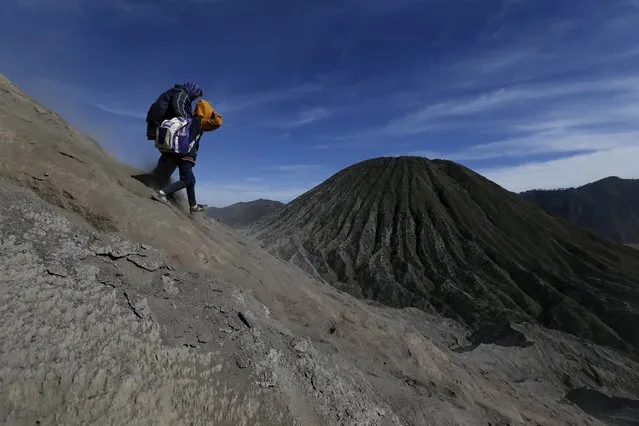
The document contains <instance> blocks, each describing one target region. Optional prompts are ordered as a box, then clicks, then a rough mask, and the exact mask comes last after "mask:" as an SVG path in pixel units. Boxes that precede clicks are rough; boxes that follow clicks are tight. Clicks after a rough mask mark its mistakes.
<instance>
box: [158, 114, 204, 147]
mask: <svg viewBox="0 0 639 426" xmlns="http://www.w3.org/2000/svg"><path fill="white" fill-rule="evenodd" d="M191 121H192V119H191V118H184V117H175V118H172V119H170V120H164V121H163V122H162V124H160V127H158V129H157V132H156V137H155V147H156V148H157V149H159V150H160V151H162V152H173V153H176V154H186V153H188V152H189V151H191V149H192V148H193V145H195V142H196V140H197V138H191V134H190V130H189V128H190V126H191Z"/></svg>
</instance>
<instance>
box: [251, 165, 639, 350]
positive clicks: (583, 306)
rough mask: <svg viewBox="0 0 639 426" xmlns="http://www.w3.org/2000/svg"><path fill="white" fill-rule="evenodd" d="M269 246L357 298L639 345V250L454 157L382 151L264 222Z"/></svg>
mask: <svg viewBox="0 0 639 426" xmlns="http://www.w3.org/2000/svg"><path fill="white" fill-rule="evenodd" d="M250 234H251V235H252V236H253V237H254V238H256V239H257V240H259V241H261V242H262V244H263V245H264V246H265V247H266V248H268V249H269V250H270V251H271V252H272V253H274V254H276V255H277V256H280V257H282V258H283V259H286V260H289V261H291V262H292V263H294V264H296V265H298V266H300V267H301V268H303V269H305V270H306V271H307V272H309V273H311V274H313V275H315V276H317V277H321V278H323V279H325V280H327V281H328V282H330V283H331V284H333V285H335V286H336V287H337V288H340V289H343V290H346V291H348V292H350V293H351V294H353V295H355V296H358V297H361V298H366V299H372V300H375V301H379V302H381V303H383V304H386V305H389V306H395V307H405V306H414V307H417V308H420V309H422V310H424V311H426V312H437V313H440V314H442V315H445V316H447V317H450V318H455V319H458V320H460V321H463V322H465V323H466V324H468V325H470V326H472V327H474V328H482V327H486V326H490V325H495V324H500V323H503V322H509V321H524V320H525V321H531V320H535V321H538V322H540V323H541V324H543V325H545V326H548V327H552V328H556V329H559V330H563V331H567V332H569V333H573V334H575V335H578V336H582V337H585V338H589V339H592V340H593V341H595V342H598V343H601V344H605V345H610V346H614V347H616V348H620V349H623V350H628V351H634V350H637V349H639V333H637V332H636V330H634V329H632V328H629V327H628V324H634V323H636V322H639V313H638V312H639V257H637V255H636V252H635V251H634V250H631V249H630V248H627V247H623V246H621V245H617V244H613V243H611V242H609V241H606V240H604V239H602V238H597V237H595V236H593V235H591V234H590V233H587V232H585V231H582V230H580V229H578V228H576V227H572V226H570V225H568V224H566V223H564V222H563V221H560V220H556V219H553V218H552V217H550V216H549V215H547V214H546V213H544V212H543V211H542V210H541V209H538V208H536V207H534V206H532V205H530V204H529V203H527V202H524V201H522V200H520V199H519V198H518V197H517V196H516V195H515V194H512V193H509V192H507V191H506V190H504V189H502V188H501V187H499V186H498V185H496V184H494V183H493V182H490V181H489V180H487V179H485V178H483V177H482V176H480V175H478V174H476V173H474V172H472V171H471V170H469V169H467V168H464V167H462V166H461V165H458V164H456V163H453V162H449V161H430V160H427V159H425V158H417V157H400V158H378V159H373V160H368V161H364V162H361V163H359V164H356V165H353V166H351V167H348V168H346V169H345V170H342V171H341V172H339V173H337V174H336V175H334V176H333V177H331V178H330V179H328V180H327V181H325V182H324V183H322V184H321V185H319V186H318V187H316V188H314V189H313V190H311V191H309V192H307V193H306V194H304V195H303V196H301V197H299V198H297V199H296V200H294V201H293V202H291V203H289V204H288V205H286V206H285V207H284V208H283V209H282V210H280V211H279V212H277V213H276V214H274V215H272V216H269V217H267V218H264V219H263V220H261V221H259V222H257V223H256V224H255V225H254V226H253V227H252V229H251V233H250Z"/></svg>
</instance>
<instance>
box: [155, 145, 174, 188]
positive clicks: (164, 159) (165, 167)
mask: <svg viewBox="0 0 639 426" xmlns="http://www.w3.org/2000/svg"><path fill="white" fill-rule="evenodd" d="M176 168H177V163H176V161H175V158H174V155H173V154H169V153H166V152H163V153H162V155H161V156H160V158H159V159H158V163H157V165H156V166H155V169H153V172H152V173H151V174H152V176H153V180H154V181H155V183H156V185H157V187H156V188H163V187H165V186H167V185H168V184H169V182H170V179H171V175H172V174H173V172H175V169H176Z"/></svg>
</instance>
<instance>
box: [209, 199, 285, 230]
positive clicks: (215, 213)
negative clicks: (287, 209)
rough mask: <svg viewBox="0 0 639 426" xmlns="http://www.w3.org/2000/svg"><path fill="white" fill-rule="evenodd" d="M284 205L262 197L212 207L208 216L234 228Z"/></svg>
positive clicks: (246, 224) (247, 223)
mask: <svg viewBox="0 0 639 426" xmlns="http://www.w3.org/2000/svg"><path fill="white" fill-rule="evenodd" d="M283 206H284V203H280V202H279V201H273V200H265V199H262V198H260V199H259V200H255V201H248V202H241V203H235V204H231V205H230V206H226V207H211V208H209V210H208V212H207V213H208V216H209V217H212V218H214V219H217V220H219V221H220V222H222V223H224V224H226V225H229V226H231V227H233V228H244V227H246V226H249V225H251V224H253V223H254V222H256V221H257V220H259V219H261V218H262V217H264V216H266V215H268V214H271V213H273V212H275V211H277V210H279V209H281V208H282V207H283Z"/></svg>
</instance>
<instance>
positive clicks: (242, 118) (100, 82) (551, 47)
mask: <svg viewBox="0 0 639 426" xmlns="http://www.w3.org/2000/svg"><path fill="white" fill-rule="evenodd" d="M96 4H100V5H96ZM0 18H1V20H2V23H3V25H2V26H0V72H3V73H5V74H6V75H7V76H9V78H11V79H12V80H14V81H15V82H16V83H17V84H19V85H20V86H21V87H22V88H23V89H25V90H26V91H27V92H28V93H30V94H31V95H33V96H35V97H36V98H38V99H40V100H41V101H42V102H43V103H45V104H46V105H47V106H49V107H51V108H52V109H54V110H56V111H58V112H59V113H60V114H62V115H63V116H64V117H65V118H67V119H68V120H69V121H70V122H71V123H72V124H74V125H75V126H77V127H79V128H80V129H82V130H84V131H85V132H87V133H89V134H90V135H92V136H94V137H95V138H96V139H98V140H99V141H101V142H102V143H103V144H104V145H105V147H106V148H107V149H109V151H110V152H112V153H113V154H114V155H115V156H116V157H118V158H119V159H121V160H123V161H125V162H127V163H130V164H132V165H135V166H139V167H146V166H148V165H149V164H153V162H154V161H155V159H156V157H157V152H156V151H155V150H154V148H153V146H152V144H151V143H150V142H148V141H146V138H145V122H144V117H145V114H146V111H147V109H148V106H149V104H150V103H151V102H152V101H153V100H154V99H155V98H156V97H157V95H158V94H159V93H161V92H162V91H164V90H165V89H167V88H168V87H170V86H172V85H173V84H174V83H178V82H183V81H186V80H196V81H198V82H199V83H200V84H201V86H202V87H203V89H204V94H205V98H206V99H208V100H209V101H210V102H211V103H212V104H213V105H214V106H215V107H216V108H217V109H218V111H219V112H220V113H221V114H222V115H223V116H224V119H225V122H224V126H223V127H222V128H221V129H219V130H217V131H215V132H213V133H210V134H207V135H206V136H205V137H204V140H203V143H202V147H201V149H200V155H199V157H198V164H197V167H196V168H195V173H196V177H197V180H198V184H197V188H196V189H197V192H198V195H199V201H200V202H205V203H208V204H210V205H216V206H221V205H226V204H229V203H232V202H236V201H248V200H251V199H255V198H260V197H262V198H270V199H277V200H281V201H289V200H291V199H292V198H294V197H295V196H297V195H300V194H301V193H303V192H304V191H306V190H308V189H310V188H311V187H313V186H315V185H317V184H318V183H320V182H322V181H323V180H324V179H326V178H328V177H329V176H331V175H332V174H333V173H335V172H337V171H338V170H340V169H342V168H344V167H346V166H348V165H350V164H352V163H355V162H357V161H360V160H364V159H367V158H371V157H377V156H385V155H406V154H408V155H424V156H426V157H429V158H447V159H452V160H455V161H458V162H460V163H462V164H464V165H466V166H468V167H471V168H472V169H474V170H476V171H478V172H480V173H482V174H483V175H485V176H487V177H488V178H490V179H492V180H494V181H496V182H497V183H499V184H500V185H502V186H504V187H505V188H507V189H509V190H513V191H520V190H524V189H529V188H554V187H566V186H572V185H579V184H583V183H586V182H589V181H592V180H595V179H598V178H602V177H605V176H609V175H617V176H621V177H637V176H639V138H638V136H639V72H638V71H637V66H638V65H639V43H638V42H639V0H598V1H594V0H392V1H391V0H342V1H335V0H324V1H321V2H320V1H317V2H299V1H292V0H272V1H269V2H260V1H256V0H253V1H247V0H233V1H231V0H179V1H178V0H153V1H152V0H112V1H103V2H102V1H100V2H98V1H95V2H89V1H85V0H4V1H3V2H2V4H1V5H0Z"/></svg>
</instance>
